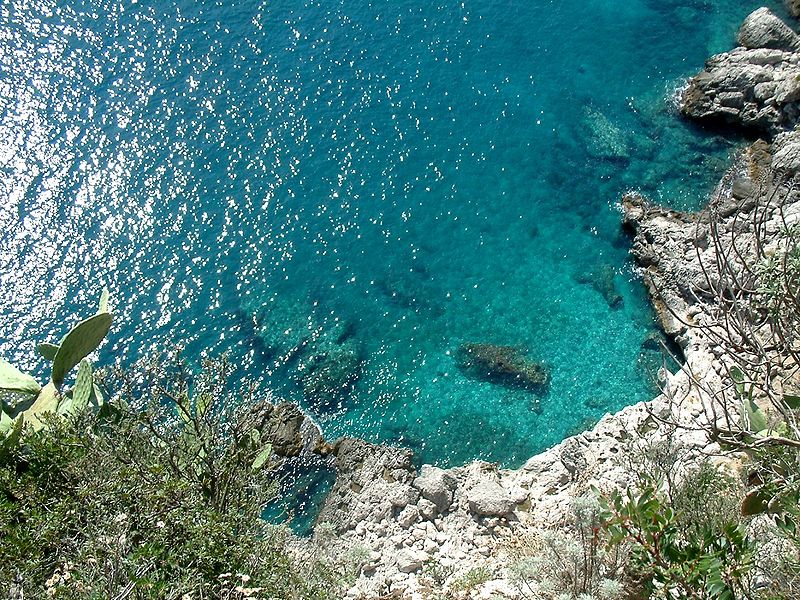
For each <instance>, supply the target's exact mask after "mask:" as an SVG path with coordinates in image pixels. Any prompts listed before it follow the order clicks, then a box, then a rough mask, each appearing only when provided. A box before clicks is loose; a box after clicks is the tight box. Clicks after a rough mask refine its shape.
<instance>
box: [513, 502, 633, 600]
mask: <svg viewBox="0 0 800 600" xmlns="http://www.w3.org/2000/svg"><path fill="white" fill-rule="evenodd" d="M601 526H602V520H601V507H600V504H599V502H598V500H597V498H596V497H595V496H593V495H589V496H583V497H580V498H576V499H575V500H574V501H573V503H572V512H571V514H570V516H569V518H568V520H567V522H566V523H565V524H564V526H563V527H562V528H559V529H557V530H546V531H544V532H541V533H539V534H538V535H535V536H533V537H532V538H530V539H528V540H527V541H526V542H525V543H524V544H523V545H522V548H521V550H520V552H519V553H518V556H517V557H516V559H515V560H514V561H513V562H512V563H511V564H510V565H509V571H510V572H511V578H512V581H513V582H514V583H515V585H516V586H517V589H518V590H519V591H520V593H521V594H522V595H523V596H525V597H528V598H536V599H546V600H571V599H574V598H578V599H580V600H592V599H594V598H598V599H600V600H612V599H614V598H621V597H622V593H623V586H622V585H621V584H620V583H619V582H618V580H619V579H620V578H621V577H622V575H623V567H624V565H625V558H626V554H627V550H626V548H625V547H624V545H622V544H617V545H614V546H609V545H607V544H606V543H605V541H606V538H605V535H604V531H603V529H602V527H601Z"/></svg>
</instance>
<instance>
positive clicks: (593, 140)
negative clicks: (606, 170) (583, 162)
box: [582, 107, 631, 162]
mask: <svg viewBox="0 0 800 600" xmlns="http://www.w3.org/2000/svg"><path fill="white" fill-rule="evenodd" d="M582 123H583V126H584V127H585V129H586V131H587V132H588V134H589V135H588V144H587V151H588V152H589V154H591V155H592V156H594V157H595V158H600V159H603V160H610V161H622V162H627V161H628V160H630V157H631V151H630V147H629V144H628V138H627V136H626V135H625V133H624V132H623V131H622V129H620V128H619V127H618V126H617V125H615V124H614V123H612V122H611V121H610V120H609V118H608V117H606V116H605V115H604V114H603V113H601V112H600V111H599V110H597V109H595V108H592V107H586V109H584V113H583V120H582Z"/></svg>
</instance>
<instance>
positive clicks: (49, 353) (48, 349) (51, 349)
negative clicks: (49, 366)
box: [36, 342, 58, 361]
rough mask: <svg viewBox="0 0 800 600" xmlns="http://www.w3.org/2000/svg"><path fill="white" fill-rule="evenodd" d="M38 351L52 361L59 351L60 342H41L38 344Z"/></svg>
mask: <svg viewBox="0 0 800 600" xmlns="http://www.w3.org/2000/svg"><path fill="white" fill-rule="evenodd" d="M36 351H37V352H38V353H39V355H40V356H41V357H42V358H44V359H46V360H49V361H52V360H53V359H54V358H55V357H56V353H57V352H58V344H50V343H48V342H42V343H41V344H39V345H38V346H36Z"/></svg>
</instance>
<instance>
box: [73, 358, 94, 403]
mask: <svg viewBox="0 0 800 600" xmlns="http://www.w3.org/2000/svg"><path fill="white" fill-rule="evenodd" d="M93 392H94V381H93V380H92V363H91V362H89V361H88V360H87V359H85V358H84V359H83V360H82V361H81V364H80V365H79V366H78V376H77V377H76V379H75V385H74V387H73V388H72V407H73V410H75V411H81V410H83V409H84V408H86V407H87V406H88V405H89V398H91V396H92V393H93Z"/></svg>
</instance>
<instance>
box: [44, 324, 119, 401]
mask: <svg viewBox="0 0 800 600" xmlns="http://www.w3.org/2000/svg"><path fill="white" fill-rule="evenodd" d="M111 321H112V317H111V314H110V313H99V314H96V315H94V316H93V317H89V318H88V319H86V320H84V321H81V322H80V323H78V324H77V325H76V326H75V327H73V328H72V330H71V331H70V332H69V333H68V334H67V335H66V337H64V340H63V341H62V342H61V345H60V346H59V348H58V352H56V355H55V358H54V359H53V372H52V374H51V376H50V379H51V381H52V382H53V383H54V384H55V386H56V387H61V385H62V384H63V383H64V377H66V375H67V373H69V372H70V371H71V370H72V369H73V368H74V367H75V365H77V364H78V363H79V362H80V361H81V360H83V359H84V358H86V356H88V355H89V354H91V353H92V352H94V351H95V350H96V349H97V347H98V346H99V345H100V343H101V342H102V341H103V339H104V338H105V337H106V334H107V333H108V330H109V329H110V328H111Z"/></svg>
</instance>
